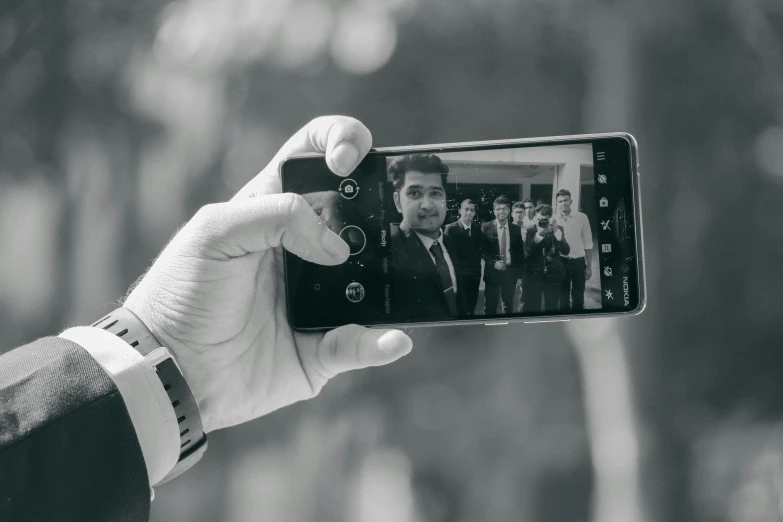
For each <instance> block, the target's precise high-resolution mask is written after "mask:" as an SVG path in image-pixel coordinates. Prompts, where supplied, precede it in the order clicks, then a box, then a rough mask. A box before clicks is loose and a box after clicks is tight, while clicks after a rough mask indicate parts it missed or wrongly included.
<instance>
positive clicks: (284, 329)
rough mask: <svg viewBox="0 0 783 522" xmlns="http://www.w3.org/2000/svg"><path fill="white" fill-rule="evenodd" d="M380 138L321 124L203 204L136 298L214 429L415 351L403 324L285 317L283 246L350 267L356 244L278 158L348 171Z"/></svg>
mask: <svg viewBox="0 0 783 522" xmlns="http://www.w3.org/2000/svg"><path fill="white" fill-rule="evenodd" d="M371 142H372V137H371V135H370V131H369V130H367V128H366V127H365V126H364V125H362V124H361V123H359V122H358V121H356V120H354V119H351V118H347V117H340V116H328V117H322V118H317V119H315V120H313V121H312V122H310V123H309V124H308V125H307V126H305V127H304V128H303V129H301V130H300V131H299V132H297V133H296V134H295V135H294V136H293V137H292V138H291V139H290V140H288V142H287V143H286V144H285V145H284V146H283V148H282V149H281V150H280V152H278V153H277V155H276V156H275V157H274V158H273V159H272V161H271V162H270V163H269V165H267V167H266V168H264V170H262V171H261V173H260V174H258V175H257V176H256V177H255V178H253V179H252V180H251V181H250V182H249V183H248V184H247V185H246V186H245V187H244V188H242V189H241V190H240V191H239V193H238V194H237V195H236V196H235V197H234V198H232V199H231V201H229V202H225V203H216V204H211V205H206V206H205V207H202V208H201V209H200V210H199V211H198V212H197V213H196V215H195V216H194V217H193V218H192V219H191V220H190V221H189V222H188V223H187V224H186V225H185V226H184V227H183V228H182V229H181V230H180V231H179V233H178V234H177V235H176V236H175V237H174V239H172V240H171V242H170V243H169V244H168V246H166V248H165V249H164V250H163V252H162V253H161V254H160V256H159V257H158V259H157V260H156V261H155V263H154V264H153V265H152V267H151V268H150V270H149V271H148V273H147V274H146V275H145V276H144V278H143V279H142V280H141V281H140V282H139V283H138V285H137V286H136V287H135V288H134V289H133V291H132V292H131V294H130V295H129V296H128V298H127V299H126V301H125V303H124V306H125V307H126V308H129V309H130V310H131V311H132V312H134V313H135V314H136V315H137V316H138V317H139V318H140V319H141V320H142V321H143V322H144V324H145V325H147V327H148V328H149V329H150V330H151V331H152V333H153V334H154V335H155V337H157V339H158V341H160V342H161V343H162V345H163V346H166V347H167V348H169V350H170V351H171V352H172V353H173V354H174V356H175V358H176V360H177V362H178V363H179V365H180V367H181V368H182V371H183V374H184V375H185V378H186V379H187V381H188V384H189V385H190V387H191V389H192V391H193V395H194V396H195V398H196V400H197V402H198V405H199V409H200V412H201V415H202V421H203V424H204V431H205V432H209V431H212V430H215V429H219V428H224V427H227V426H232V425H234V424H239V423H242V422H246V421H249V420H252V419H254V418H256V417H260V416H262V415H265V414H267V413H269V412H271V411H274V410H276V409H278V408H281V407H283V406H286V405H288V404H291V403H294V402H297V401H300V400H303V399H308V398H311V397H313V396H315V395H317V394H318V393H319V392H320V390H321V388H322V387H323V386H324V385H325V384H326V382H327V381H328V380H329V379H331V378H332V377H334V376H335V375H337V374H338V373H342V372H345V371H348V370H353V369H358V368H364V367H367V366H377V365H382V364H386V363H389V362H392V361H394V360H396V359H398V358H399V357H401V356H403V355H405V354H407V353H408V352H409V351H410V350H411V345H412V344H411V340H410V339H409V338H408V337H407V336H406V335H405V334H404V333H402V332H401V331H399V330H381V329H366V328H363V327H361V326H357V325H348V326H343V327H341V328H337V329H335V330H332V331H330V332H328V333H326V335H324V334H323V333H301V332H294V331H293V330H292V329H291V327H290V326H289V324H288V320H287V318H286V304H285V284H284V281H283V248H285V249H287V250H289V251H290V252H292V253H294V254H296V255H297V256H299V257H301V258H303V259H306V260H308V261H312V262H315V263H319V264H322V265H338V264H340V263H343V262H344V261H345V260H346V259H347V258H348V253H349V249H348V245H347V244H346V243H345V242H344V241H343V240H342V239H340V237H339V236H338V235H337V234H335V233H334V231H332V230H330V229H329V227H327V226H325V225H324V223H323V220H322V219H320V218H319V217H318V215H316V213H315V212H314V211H313V209H312V208H311V207H310V206H309V205H308V203H307V202H306V200H305V199H304V198H302V197H300V196H297V195H294V194H280V191H281V188H282V186H281V182H280V177H279V175H278V165H279V163H280V161H281V160H282V159H284V158H285V157H286V156H290V155H292V154H297V153H305V152H324V153H325V154H326V163H327V165H328V166H329V168H330V169H331V170H332V171H333V172H335V173H336V174H338V175H341V176H347V175H348V174H350V173H351V171H352V170H353V169H354V168H355V167H356V165H357V164H358V163H359V161H360V160H361V158H363V157H364V156H365V155H366V154H367V151H368V150H369V149H370V146H371ZM326 200H327V201H328V200H329V198H326ZM326 206H329V205H326ZM325 218H326V217H325ZM326 219H328V218H326Z"/></svg>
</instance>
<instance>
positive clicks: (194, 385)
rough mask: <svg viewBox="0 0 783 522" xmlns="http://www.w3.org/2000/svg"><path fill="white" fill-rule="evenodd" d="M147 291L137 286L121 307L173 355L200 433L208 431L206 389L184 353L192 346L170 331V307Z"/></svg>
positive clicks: (188, 352)
mask: <svg viewBox="0 0 783 522" xmlns="http://www.w3.org/2000/svg"><path fill="white" fill-rule="evenodd" d="M148 295H149V294H148V293H147V292H144V289H143V288H141V287H137V288H136V289H134V291H133V292H131V294H130V295H129V296H128V298H127V299H126V300H125V301H124V303H123V307H124V308H127V309H128V310H130V311H131V312H133V313H134V314H135V315H136V317H138V318H139V320H140V321H141V322H142V323H143V324H144V325H145V326H146V327H147V328H148V329H149V330H150V332H151V333H152V335H154V336H155V338H156V339H157V340H158V342H159V343H160V346H165V347H166V348H168V350H169V351H170V352H171V354H172V355H173V356H174V359H175V360H176V361H177V366H178V367H179V368H180V371H181V372H182V375H183V377H184V378H185V382H187V385H188V387H189V388H190V391H191V392H192V393H193V397H194V398H195V400H196V404H197V405H198V410H199V413H200V415H201V424H202V429H203V430H204V433H209V432H211V431H213V429H214V428H213V426H214V423H213V422H212V419H213V415H211V414H210V408H209V404H210V402H209V401H207V400H206V399H207V397H209V390H206V389H205V387H204V385H203V384H204V382H205V379H203V378H199V375H198V372H199V369H198V367H197V366H194V365H193V364H192V361H191V358H190V357H188V354H191V353H193V349H191V348H189V347H188V345H187V344H186V343H185V342H183V341H181V340H179V339H177V338H176V337H175V336H174V335H173V334H172V333H171V332H175V331H177V327H176V326H175V325H176V324H177V322H176V321H175V320H174V318H173V317H172V314H173V313H174V312H173V311H172V310H171V307H169V306H167V305H165V304H163V303H161V302H159V301H158V300H155V299H152V298H149V297H148Z"/></svg>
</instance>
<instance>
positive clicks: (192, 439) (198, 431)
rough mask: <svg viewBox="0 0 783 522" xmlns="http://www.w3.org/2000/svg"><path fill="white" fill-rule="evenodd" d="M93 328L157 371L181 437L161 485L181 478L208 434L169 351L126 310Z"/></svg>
mask: <svg viewBox="0 0 783 522" xmlns="http://www.w3.org/2000/svg"><path fill="white" fill-rule="evenodd" d="M91 326H94V327H97V328H103V329H104V330H106V331H107V332H110V333H113V334H114V335H116V336H117V337H119V338H121V339H122V340H123V341H125V342H127V343H128V344H129V345H131V346H132V347H133V348H135V349H136V350H137V351H138V352H139V353H140V354H141V355H143V356H144V358H145V359H146V360H147V362H149V363H150V364H151V365H152V367H153V368H155V373H156V374H157V375H158V378H159V379H160V382H161V383H162V384H163V389H164V390H166V393H167V394H168V396H169V400H170V401H171V405H172V406H173V407H174V414H175V415H176V416H177V423H178V424H179V437H180V440H179V442H180V448H179V460H178V461H177V464H176V465H175V466H174V468H172V469H171V471H169V473H168V474H167V475H166V476H165V477H164V478H163V480H161V482H160V483H161V484H162V483H164V482H168V481H169V480H171V479H173V478H174V477H176V476H178V475H181V474H182V473H184V472H185V471H187V470H188V469H190V467H192V466H193V465H194V464H195V463H196V462H198V461H199V460H200V459H201V456H202V455H203V454H204V452H205V451H206V450H207V434H206V433H204V429H203V427H202V425H201V415H200V414H199V411H198V404H196V399H195V398H194V397H193V393H192V392H191V391H190V387H189V386H188V383H187V381H185V376H184V375H182V371H181V370H180V368H179V366H178V365H177V361H176V360H175V359H174V357H173V356H172V355H171V352H169V350H168V348H165V347H162V346H160V343H159V342H158V341H157V339H155V336H154V335H152V332H150V330H149V328H147V327H146V325H145V324H144V323H143V322H142V321H141V319H139V318H138V317H137V316H136V314H134V313H133V312H131V311H130V310H128V309H127V308H124V307H123V308H117V309H116V310H114V311H112V312H111V313H109V315H107V316H105V317H103V318H102V319H100V320H99V321H96V322H94V323H93V324H92V325H91Z"/></svg>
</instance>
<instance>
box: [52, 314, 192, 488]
mask: <svg viewBox="0 0 783 522" xmlns="http://www.w3.org/2000/svg"><path fill="white" fill-rule="evenodd" d="M60 337H62V338H64V339H68V340H70V341H73V342H75V343H77V344H79V345H81V346H82V348H84V349H85V350H87V352H88V353H89V354H90V355H91V356H92V357H93V358H94V359H95V361H96V362H97V363H98V364H99V365H100V367H101V368H103V370H104V371H105V372H106V373H108V374H109V376H110V377H111V378H112V380H113V381H114V384H116V385H117V389H119V391H120V395H122V399H123V401H124V402H125V407H126V408H127V409H128V415H130V418H131V422H133V427H134V428H135V429H136V436H137V437H138V438H139V445H140V446H141V452H142V454H143V455H144V462H145V463H146V465H147V476H148V477H149V481H150V485H151V486H154V485H156V484H157V483H158V482H160V481H161V480H162V479H163V477H165V476H166V474H167V473H168V472H169V471H171V469H172V468H173V467H174V465H176V463H177V460H179V426H178V424H177V417H176V415H175V414H174V407H173V406H172V405H171V402H170V401H169V397H168V395H167V394H166V390H164V389H163V384H162V383H161V382H160V379H159V378H158V376H157V374H156V373H155V368H153V367H152V365H151V364H149V363H148V362H147V361H146V360H145V359H144V357H143V356H142V355H141V354H140V353H139V352H137V351H136V350H134V349H133V348H132V347H131V346H130V345H129V344H128V343H126V342H125V341H123V340H122V339H120V338H119V337H117V336H115V335H114V334H111V333H109V332H107V331H105V330H103V329H101V328H94V327H92V326H77V327H75V328H69V329H68V330H66V331H64V332H63V333H61V334H60Z"/></svg>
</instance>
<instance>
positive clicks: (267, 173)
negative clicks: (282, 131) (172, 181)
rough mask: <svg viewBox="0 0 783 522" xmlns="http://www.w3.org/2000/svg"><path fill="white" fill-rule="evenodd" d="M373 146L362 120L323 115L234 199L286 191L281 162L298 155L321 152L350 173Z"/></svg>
mask: <svg viewBox="0 0 783 522" xmlns="http://www.w3.org/2000/svg"><path fill="white" fill-rule="evenodd" d="M370 147H372V134H370V131H369V129H367V127H365V126H364V125H363V124H362V123H361V122H360V121H358V120H356V119H354V118H350V117H348V116H321V117H319V118H316V119H314V120H312V121H311V122H310V123H308V124H307V125H305V126H304V127H302V128H301V129H299V131H298V132H297V133H296V134H294V135H293V136H292V137H291V138H290V139H289V140H288V141H287V142H286V143H285V145H283V147H282V148H281V149H280V151H278V153H277V154H276V155H275V157H274V158H272V161H270V162H269V165H267V166H266V168H264V170H262V171H261V172H260V173H259V174H258V175H257V176H256V177H254V178H253V179H252V180H250V181H249V182H248V183H247V184H246V185H245V186H244V187H243V188H242V190H240V191H239V192H238V193H237V194H236V195H235V196H234V198H233V199H238V198H246V197H253V196H259V195H262V194H276V193H279V192H282V184H281V182H280V174H279V171H278V169H279V167H280V162H281V161H283V160H284V159H286V158H287V157H289V156H294V155H296V154H304V153H312V152H319V153H323V154H324V155H325V157H326V164H327V165H328V167H329V169H330V170H331V171H332V172H334V173H335V174H338V175H340V176H348V175H349V174H350V173H351V172H352V171H353V169H355V168H356V166H357V165H358V164H359V162H360V161H361V160H362V158H364V156H366V155H367V152H368V151H369V150H370Z"/></svg>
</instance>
